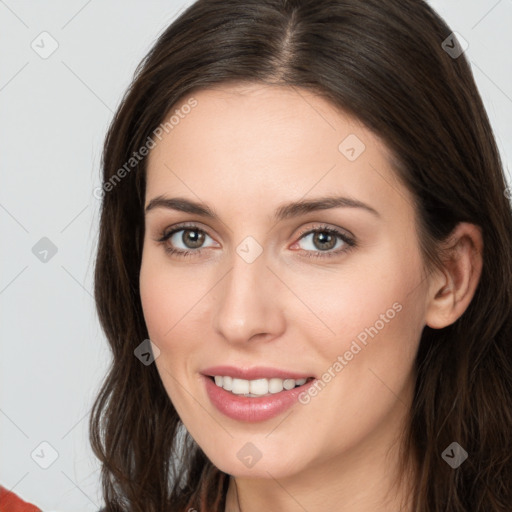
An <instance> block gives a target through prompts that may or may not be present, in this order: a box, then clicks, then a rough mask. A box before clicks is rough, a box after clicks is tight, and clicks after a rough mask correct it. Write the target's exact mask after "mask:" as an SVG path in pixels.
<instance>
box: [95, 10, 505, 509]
mask: <svg viewBox="0 0 512 512" xmlns="http://www.w3.org/2000/svg"><path fill="white" fill-rule="evenodd" d="M451 33H452V30H451V29H450V28H449V27H448V26H447V25H446V23H445V22H444V21H443V20H442V19H441V18H440V17H439V16H438V15H437V14H436V13H435V11H434V10H433V9H432V8H431V7H429V6H428V4H426V3H425V2H423V1H422V0H199V1H197V2H195V3H194V4H193V5H191V6H190V7H188V8H187V9H186V10H185V11H184V12H183V13H182V14H181V15H180V16H179V17H178V18H177V19H176V20H175V21H174V22H173V23H172V24H171V25H170V26H169V27H168V28H167V29H166V30H165V32H164V33H163V34H162V35H161V36H160V37H159V38H158V40H157V41H156V43H155V44H154V46H153V48H152V49H151V51H150V52H149V54H148V55H147V56H146V57H145V58H144V60H143V61H142V62H141V64H140V65H139V67H138V68H137V70H136V73H135V76H134V80H133V82H132V84H131V86H130V88H129V90H128V91H127V93H126V94H125V96H124V98H123V100H122V103H121V105H120V106H119V108H118V110H117V112H116V114H115V117H114V119H113V121H112V124H111V126H110V128H109V130H108V133H107V136H106V140H105V146H104V152H103V160H102V164H103V176H102V179H103V182H104V183H105V185H106V186H105V187H104V188H103V193H102V208H101V221H100V230H99V243H98V252H97V261H96V268H95V300H96V305H97V311H98V315H99V319H100V322H101V325H102V328H103V330H104V332H105V335H106V337H107V340H108V342H109V344H110V347H111V350H112V356H113V360H112V364H111V367H110V370H109V372H108V375H107V376H106V378H105V381H104V383H103V385H102V388H101V390H100V392H99V395H98V397H97V398H96V401H95V403H94V406H93V410H92V414H91V418H90V441H91V445H92V448H93V450H94V452H95V454H96V456H97V457H98V458H99V460H100V461H101V464H102V489H103V495H104V499H105V502H106V510H107V511H108V512H117V511H127V510H129V511H133V512H157V511H162V512H163V511H164V510H165V511H184V510H187V508H188V507H193V508H195V509H196V510H198V511H200V512H206V511H208V512H212V511H215V512H217V511H219V512H220V511H222V512H223V511H224V506H225V494H226V490H227V485H228V479H229V475H226V474H225V473H223V472H221V471H220V470H218V469H217V468H216V467H215V466H214V465H213V464H212V463H211V461H209V460H208V459H207V457H206V456H205V454H204V453H203V451H202V450H201V449H200V447H199V446H198V445H197V444H196V443H195V441H194V440H193V439H192V438H191V437H190V435H189V434H188V433H187V432H186V430H185V429H184V427H183V424H182V423H181V421H180V418H179V417H178V414H177V412H176V410H175V409H174V407H173V405H172V403H171V401H170V399H169V397H168V395H167V393H166V391H165V389H164V387H163V385H162V382H161V379H160V377H159V374H158V371H157V368H156V366H155V365H154V364H151V365H148V366H146V365H144V364H142V363H141V361H139V360H138V359H137V358H136V357H135V356H134V350H135V348H136V347H137V346H138V345H139V344H140V343H141V342H142V341H143V340H145V339H147V338H148V332H147V329H146V325H145V322H144V317H143V314H142V307H141V301H140V295H139V269H140V265H141V255H142V246H143V238H144V214H143V206H144V199H145V197H144V196H145V174H146V172H145V171H146V160H147V159H145V158H141V159H137V161H136V162H135V161H132V162H131V163H130V166H128V167H127V166H126V162H127V161H128V160H129V159H130V158H131V157H132V155H133V154H134V153H137V152H139V150H140V148H141V147H143V146H144V145H145V144H147V143H148V140H149V139H148V137H150V138H151V137H153V138H154V137H155V135H154V133H156V132H155V130H157V129H158V127H159V125H160V124H161V123H162V122H165V120H166V117H165V116H166V115H168V113H169V111H170V109H171V107H174V106H175V105H176V104H177V103H178V102H179V101H182V100H187V99H188V98H190V97H192V95H193V92H194V91H196V90H198V89H204V88H208V87H209V86H213V85H214V84H222V83H227V82H242V81H244V82H259V83H267V84H283V85H291V86H294V87H297V88H304V89H308V90H310V91H313V92H315V93H316V94H318V95H320V96H322V97H323V98H325V99H327V100H328V101H330V102H331V103H332V104H333V105H336V106H339V107H341V108H342V109H343V110H344V111H345V112H347V113H349V114H352V115H353V116H354V117H356V118H357V119H359V120H360V121H361V122H362V123H364V125H365V126H367V127H368V128H369V129H370V130H372V131H373V132H374V133H376V134H377V135H379V136H380V137H381V138H382V140H383V141H384V142H385V143H386V144H387V146H388V148H389V149H390V150H391V152H392V155H393V157H394V163H395V166H394V167H395V171H396V174H397V176H398V177H399V179H400V180H401V181H402V182H403V183H404V184H405V185H406V186H407V187H408V189H409V190H410V191H411V193H412V195H413V197H414V201H415V205H414V206H415V210H416V214H417V217H418V226H419V228H418V230H419V236H420V240H421V242H420V243H421V250H422V254H423V255H424V259H425V263H426V266H429V267H430V268H434V266H436V265H437V266H439V265H441V264H442V263H441V258H440V254H441V253H440V251H439V247H440V245H439V244H440V242H441V241H442V240H444V239H446V237H447V236H448V235H449V234H450V233H451V231H452V230H453V229H454V227H455V226H456V225H457V223H458V222H461V221H467V222H470V223H474V224H477V225H479V226H480V227H481V228H482V236H483V242H484V249H483V269H482V274H481V278H480V281H479V284H478V287H477V290H476V292H475V295H474V297H473V300H472V302H471V303H470V305H469V306H468V308H467V309H466V311H465V312H464V314H463V315H462V316H461V317H460V318H459V319H458V320H457V321H456V322H454V323H453V324H452V325H450V326H448V327H445V328H443V329H432V328H429V327H428V326H425V328H424V330H423V332H422V337H421V341H420V346H419V350H418V354H417V359H416V370H417V382H416V388H415V394H414V398H413V404H412V410H411V414H410V424H409V425H408V428H407V432H406V436H405V437H404V443H403V453H404V457H405V455H407V454H409V455H410V454H411V453H413V454H414V455H415V458H416V459H417V460H418V461H419V466H418V471H417V478H416V479H415V480H414V493H413V497H414V511H415V512H427V511H428V512H440V511H450V512H462V511H465V512H469V511H471V512H478V511H482V512H484V511H485V512H497V511H505V510H508V511H510V510H511V509H512V495H511V493H512V398H511V396H512V297H511V292H512V256H511V255H512V215H511V207H510V203H509V200H508V199H507V195H506V192H505V190H506V182H505V178H504V173H503V166H502V162H501V159H500V155H499V152H498V149H497V146H496V142H495V139H494V136H493V132H492V129H491V126H490V123H489V119H488V117H487V114H486V111H485V109H484V106H483V103H482V100H481V97H480V95H479V93H478V91H477V87H476V85H475V81H474V78H473V75H472V73H471V69H470V66H469V65H468V61H467V59H466V57H465V54H464V53H463V54H461V55H458V56H457V55H456V54H453V52H452V53H450V51H447V47H446V45H445V44H444V43H443V42H445V41H447V40H448V41H450V43H449V47H450V48H455V49H457V48H459V46H458V43H457V41H456V40H453V39H448V38H450V34H451ZM123 166H124V167H123ZM122 168H124V169H125V172H120V169H122ZM107 183H109V184H110V185H107ZM453 441H456V442H457V443H459V444H460V445H461V446H462V447H463V448H464V449H465V450H466V452H467V453H468V458H467V460H466V461H465V462H464V463H463V464H462V465H460V466H459V467H458V468H457V469H452V468H451V467H450V466H449V465H448V464H447V463H446V462H445V460H443V458H442V456H441V455H442V452H443V450H445V449H446V447H448V446H449V445H450V444H451V443H452V442H453ZM404 467H405V462H404Z"/></svg>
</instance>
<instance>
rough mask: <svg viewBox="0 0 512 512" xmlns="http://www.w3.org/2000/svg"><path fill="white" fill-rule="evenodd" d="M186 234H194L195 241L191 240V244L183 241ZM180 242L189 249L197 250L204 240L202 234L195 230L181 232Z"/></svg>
mask: <svg viewBox="0 0 512 512" xmlns="http://www.w3.org/2000/svg"><path fill="white" fill-rule="evenodd" d="M187 233H189V234H190V233H196V236H195V238H196V239H195V240H192V242H191V244H192V245H190V243H189V242H188V241H187V240H186V239H185V236H186V234H187ZM192 238H194V236H192ZM182 240H183V243H184V244H185V245H187V246H188V247H191V248H194V249H195V248H197V247H199V246H201V244H202V243H203V240H204V233H199V232H198V231H197V230H190V229H189V230H185V231H184V232H183V236H182Z"/></svg>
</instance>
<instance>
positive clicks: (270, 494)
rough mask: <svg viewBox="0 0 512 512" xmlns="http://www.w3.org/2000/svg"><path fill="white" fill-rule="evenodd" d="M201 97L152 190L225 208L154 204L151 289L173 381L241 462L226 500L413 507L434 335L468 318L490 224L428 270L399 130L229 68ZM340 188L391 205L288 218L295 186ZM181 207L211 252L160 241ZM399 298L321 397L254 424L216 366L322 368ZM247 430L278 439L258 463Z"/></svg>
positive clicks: (308, 193)
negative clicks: (416, 450)
mask: <svg viewBox="0 0 512 512" xmlns="http://www.w3.org/2000/svg"><path fill="white" fill-rule="evenodd" d="M193 97H194V98H195V99H196V100H197V102H198V104H197V106H196V107H195V108H194V109H193V110H192V111H191V112H190V113H189V114H188V115H187V116H185V117H184V118H183V119H180V122H179V124H177V125H176V126H174V128H173V129H172V130H170V131H169V133H167V134H165V135H164V137H163V138H162V140H161V141H159V142H158V143H157V145H156V146H155V147H154V148H153V149H152V150H151V152H150V154H149V157H148V158H149V160H148V169H147V189H146V205H148V204H149V202H150V201H151V199H153V198H154V197H156V196H159V195H166V196H168V197H184V198H188V199H191V200H195V201H201V202H204V203H207V204H208V205H210V206H211V207H212V208H213V209H214V210H215V211H216V212H217V213H218V215H219V220H214V219H208V218H204V217H202V216H200V215H196V214H190V213H184V212H179V211H175V210H171V209H166V208H154V209H151V210H149V211H148V212H147V214H146V232H145V240H144V250H143V258H142V264H141V272H140V291H141V300H142V305H143V310H144V317H145V321H146V324H147V327H148V332H149V335H150V338H151V340H152V341H153V343H154V344H155V345H157V346H158V348H159V349H160V355H159V357H157V359H156V360H155V364H156V365H157V368H158V372H159V374H160V376H161V379H162V382H163V384H164V386H165V389H166V391H167V393H168V395H169V398H170V400H171V401H172V403H173V404H174V406H175V408H176V410H177V412H178V414H179V415H180V417H181V419H182V421H183V422H184V424H185V426H186V428H187V429H188V431H189V432H190V434H191V435H192V436H193V438H194V439H195V440H196V442H197V443H198V444H199V446H200V447H201V448H202V449H203V451H204V452H205V453H206V455H207V456H208V457H209V459H210V460H211V461H212V462H213V463H214V464H215V465H216V466H217V467H218V468H220V469H221V470H222V471H224V472H226V473H228V474H230V475H232V478H231V481H230V487H229V492H228V499H227V504H226V511H228V510H229V511H236V510H239V507H238V500H239V502H240V505H241V510H243V511H244V512H251V511H261V510H280V511H283V512H288V511H299V510H300V511H303V510H308V511H309V512H314V511H320V510H322V511H323V510H342V511H350V512H362V511H372V512H374V511H375V510H379V511H393V512H396V510H398V508H399V504H400V500H401V499H403V500H405V488H406V487H407V485H408V483H410V482H409V481H407V480H405V481H402V482H401V483H402V485H401V486H399V487H397V488H394V487H393V486H392V483H393V478H394V476H396V466H397V456H398V441H399V439H400V432H401V430H400V429H401V427H402V426H403V424H404V421H405V419H406V417H407V413H408V411H409V407H410V404H411V398H412V391H413V387H414V382H415V375H414V370H413V361H414V357H415V355H416V352H417V349H418V344H419V340H420V335H421V332H422V329H423V327H424V326H425V325H429V326H430V327H433V328H441V327H444V326H446V325H449V324H451V323H453V322H454V321H455V320H456V319H457V318H458V317H459V316H460V315H461V314H462V313H463V312H464V311H465V309H466V308H467V306H468V305H469V303H470V301H471V298H472V297H473V294H474V291H475V288H476V285H477V283H478V279H479V276H480V272H481V263H482V262H481V256H480V255H481V250H482V239H481V233H480V231H479V229H478V228H477V227H476V226H473V225H471V224H467V223H463V224H459V226H458V228H457V230H456V232H455V233H454V236H453V237H452V239H451V240H450V243H451V245H453V246H454V247H455V246H456V247H457V251H454V257H453V259H452V260H450V262H449V263H447V266H446V268H445V269H443V270H440V271H436V272H434V273H430V274H428V273H427V272H426V270H425V268H424V262H423V260H422V258H421V253H420V249H419V242H418V236H417V231H416V224H415V222H416V220H415V219H416V216H415V211H414V209H413V206H412V204H413V203H412V198H411V195H410V193H409V192H408V190H407V189H405V188H404V187H403V186H402V185H401V184H400V183H399V181H398V179H397V177H396V175H395V174H394V171H393V170H392V168H391V166H390V164H389V162H388V157H389V153H388V150H387V148H386V147H385V145H384V144H383V143H382V142H381V141H380V139H379V138H378V137H377V136H375V135H374V134H373V133H372V132H370V131H369V130H367V129H366V128H365V127H364V126H363V125H362V124H361V123H359V122H358V121H357V120H356V119H354V118H351V117H350V116H348V115H347V114H345V113H343V112H342V111H340V110H338V109H336V108H335V107H334V106H333V105H331V104H330V103H328V102H326V101H325V100H324V99H322V98H320V97H318V96H316V95H314V94H313V93H311V92H308V91H305V90H301V89H299V90H298V89H295V88H288V87H283V86H265V85H261V84H257V85H256V84H250V85H247V84H245V85H240V84H236V83H235V84H228V85H226V84H224V85H223V86H220V87H219V86H218V87H216V88H212V89H208V90H201V91H199V92H197V93H195V94H194V95H193ZM350 134H355V135H356V136H357V137H358V138H359V139H360V140H361V141H362V142H363V143H364V145H365V149H364V151H363V152H362V153H361V154H360V155H359V156H358V157H357V158H356V159H355V160H354V161H350V160H349V159H347V157H346V156H345V155H344V154H343V153H342V152H340V150H339V149H338V146H339V144H340V142H342V141H343V140H344V139H345V137H347V136H348V135H350ZM328 195H343V196H348V197H351V198H354V199H357V200H359V201H362V202H364V203H366V204H367V205H369V206H371V207H372V208H374V209H375V210H377V212H378V213H379V216H377V215H374V214H372V213H370V212H368V211H366V210H364V209H362V208H350V207H338V208H333V209H324V210H318V211H313V212H310V213H306V214H302V215H300V216H297V217H292V218H289V219H286V220H282V221H279V222H275V221H273V220H272V218H271V215H272V214H273V212H274V210H275V209H276V208H277V207H278V206H280V205H282V204H283V203H287V202H289V201H296V200H301V199H305V200H307V199H312V198H317V197H322V196H328ZM181 222H190V223H194V224H195V225H196V226H197V227H198V228H199V229H200V230H203V231H204V232H205V233H206V235H205V238H204V241H203V244H202V245H200V247H201V248H203V251H202V253H201V254H200V255H198V254H194V255H193V256H192V257H189V258H183V257H180V256H176V255H170V254H167V253H166V252H165V250H164V246H165V244H164V243H161V242H158V241H157V239H158V238H160V237H161V236H162V233H163V232H164V231H167V232H168V231H170V229H171V228H172V227H173V226H176V225H177V224H178V223H181ZM319 223H320V224H326V225H327V226H329V227H331V228H335V229H338V230H339V231H340V232H341V233H342V234H343V233H347V234H350V235H352V236H353V237H354V238H355V239H356V242H357V246H356V247H354V248H352V249H351V250H350V251H348V252H345V253H338V254H337V255H334V256H333V257H331V258H329V257H324V258H322V257H319V258H308V257H307V254H308V253H309V254H312V253H317V254H320V255H322V254H326V253H328V252H330V253H331V254H332V253H334V252H335V251H336V250H337V249H339V248H343V247H347V245H346V243H344V242H343V240H341V239H338V238H336V240H338V241H337V242H336V244H335V243H334V242H333V243H332V244H331V245H329V244H326V243H325V242H324V245H322V244H321V243H319V242H318V241H317V242H316V243H315V240H314V234H305V235H300V233H301V230H304V231H306V232H308V231H310V230H312V229H315V228H317V227H318V224H319ZM189 229H190V228H189ZM320 231H321V229H320ZM182 235H185V239H184V240H183V237H182ZM194 235H195V236H197V232H195V231H181V232H178V234H175V235H174V236H173V238H172V241H170V240H168V241H167V244H168V246H171V245H173V243H174V248H177V249H183V250H185V249H188V250H192V251H194V250H196V251H197V249H194V247H197V245H195V246H194V245H193V244H194V241H195V238H194ZM247 236H251V237H253V238H254V239H255V240H256V241H257V243H258V244H259V246H260V247H261V249H262V251H263V252H262V253H261V254H260V255H259V256H258V257H257V258H256V259H255V260H254V261H253V262H252V263H248V262H247V261H245V260H244V259H243V258H242V257H240V256H239V255H238V254H237V252H236V249H237V246H238V245H239V244H240V243H241V242H242V241H243V240H244V239H245V238H246V237H247ZM301 236H302V238H301ZM185 244H187V245H188V246H187V245H185ZM325 247H327V249H326V248H325ZM322 249H323V250H322ZM395 303H398V304H399V305H400V306H401V310H400V311H399V312H396V314H395V315H394V317H393V318H392V319H389V318H388V321H387V322H384V326H383V328H381V329H380V330H379V331H378V334H377V335H375V336H374V337H373V338H370V337H369V338H368V341H367V345H365V346H363V345H362V344H361V343H359V345H361V347H362V348H361V350H360V351H359V352H358V353H357V354H356V355H354V356H353V358H352V359H351V360H350V361H346V363H347V364H346V365H344V366H343V369H342V370H341V371H339V372H337V373H336V372H335V377H334V378H332V379H331V380H330V382H328V383H327V384H326V385H325V387H324V388H323V389H322V390H321V392H319V393H318V394H317V396H315V397H312V398H311V400H310V402H309V403H307V404H305V405H303V404H301V403H297V404H295V405H293V406H292V408H291V409H288V410H287V411H285V412H284V413H283V414H280V415H279V416H277V417H274V418H272V419H270V420H267V421H262V422H255V423H248V422H240V421H236V420H233V419H231V418H228V417H226V416H224V415H223V414H222V413H221V412H219V411H218V410H217V409H216V408H215V407H214V406H213V405H212V404H211V402H210V401H209V399H208V396H207V394H206V390H205V388H204V385H203V382H202V380H201V378H200V374H199V373H200V371H201V370H202V369H204V368H206V367H208V366H213V365H218V364H231V365H234V366H245V367H252V366H260V365H262V366H271V367H277V368H282V369H286V370H293V371H298V372H304V373H306V374H309V375H314V376H316V377H317V378H319V379H321V378H322V375H323V374H324V373H325V372H327V370H328V369H329V368H332V366H333V363H334V362H336V361H337V360H338V359H337V358H338V356H339V355H341V356H343V354H345V352H346V351H347V350H349V349H350V346H351V343H352V342H353V341H354V340H356V339H357V336H358V334H360V333H361V332H363V331H364V330H365V328H370V327H371V326H374V325H375V324H376V321H377V320H379V318H382V317H381V315H383V314H384V315H385V314H386V311H388V310H389V309H390V308H392V305H393V304H395ZM379 325H380V324H379ZM247 442H251V443H253V444H254V445H255V446H256V447H257V449H258V450H259V451H260V452H261V459H260V460H259V461H258V462H257V463H256V464H255V465H254V466H253V467H251V468H248V467H246V466H245V465H244V464H243V463H242V462H241V461H240V460H239V459H238V457H237V452H238V451H239V450H240V449H241V448H242V447H243V446H244V445H245V444H246V443H247ZM413 462H414V461H413ZM233 477H234V478H236V484H237V485H236V487H237V489H238V499H237V497H236V492H235V486H234V482H233ZM404 504H405V501H404ZM403 510H410V508H408V507H407V506H404V508H403Z"/></svg>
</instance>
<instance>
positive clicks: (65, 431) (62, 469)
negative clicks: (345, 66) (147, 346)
mask: <svg viewBox="0 0 512 512" xmlns="http://www.w3.org/2000/svg"><path fill="white" fill-rule="evenodd" d="M191 3H192V2H191V1H187V2H184V1H177V0H175V1H163V0H158V1H155V0H153V1H152V2H142V1H134V0H131V1H125V2H122V3H121V2H114V1H113V0H102V1H100V0H89V1H84V0H74V1H69V0H68V1H64V0H60V1H56V0H53V1H48V2H42V3H36V2H27V1H24V2H22V1H15V0H6V1H2V0H0V33H1V34H2V40H1V50H2V51H1V55H0V69H1V73H0V109H1V114H0V115H1V117H0V119H1V122H0V126H1V129H2V132H1V137H0V155H1V160H0V162H1V167H0V169H1V173H2V174H1V188H0V225H1V229H2V231H1V232H2V244H1V258H2V260H1V267H0V268H1V272H0V314H1V322H0V329H1V331H0V332H1V344H2V345H1V357H0V371H1V374H0V375H1V388H0V389H1V396H0V398H1V402H0V449H1V452H0V460H1V461H2V464H1V466H0V483H1V484H2V485H4V486H5V487H7V488H8V489H12V490H13V491H14V492H16V493H17V494H19V495H20V496H22V497H23V499H25V500H26V501H31V502H34V503H35V504H37V505H39V506H40V507H42V508H43V509H44V510H45V511H50V510H54V511H55V510H58V511H66V512H71V511H97V510H98V509H99V508H100V507H101V505H102V499H101V493H100V487H99V465H98V464H97V462H96V459H95V457H94V456H93V454H92V451H91V449H90V447H89V443H88V424H87V422H88V414H89V410H90V407H91V405H92V401H93V398H94V397H95V395H96V393H97V391H98V389H99V384H100V380H101V379H102V378H103V376H104V374H105V371H106V368H107V366H108V363H109V358H110V355H109V352H108V350H107V343H106V340H105V339H104V336H103V333H102V332H101V329H100V327H99V323H98V320H97V318H96V313H95V308H94V302H93V298H92V290H93V282H92V278H93V269H94V255H95V250H96V242H97V225H98V212H99V201H98V200H97V199H96V198H95V197H94V195H93V190H94V188H95V187H97V186H99V185H100V184H101V180H100V168H99V164H100V154H101V148H102V142H103V137H104V135H105V131H106V128H107V126H108V124H109V122H110V121H111V119H112V115H113V112H114V111H115V109H116V108H117V106H118V104H119V102H120V99H121V96H122V94H123V93H124V91H125V90H126V88H127V87H128V85H129V83H130V80H131V78H132V74H133V72H134V70H135V67H136V65H137V64H138V63H139V61H140V60H141V59H142V57H143V56H144V55H145V54H146V53H147V51H148V50H149V49H150V47H151V45H152V43H153V42H154V41H155V39H156V38H157V36H158V35H159V34H160V33H161V32H162V31H163V30H164V29H165V28H166V27H167V26H168V25H169V23H170V22H171V21H172V20H173V19H174V18H175V17H176V15H177V13H178V12H181V11H182V10H183V9H184V8H185V7H186V6H188V5H190V4H191ZM430 4H431V5H432V6H433V7H434V8H435V9H436V10H437V11H438V12H439V14H440V15H441V16H442V17H443V18H444V19H445V20H446V21H447V22H448V24H449V25H450V26H451V28H452V29H453V30H454V31H456V32H458V33H459V34H461V35H462V36H463V38H464V39H465V40H467V41H468V43H469V47H468V49H467V50H466V55H467V56H468V57H469V59H470V61H471V64H472V68H473V73H474V76H475V79H476V82H477V85H478V87H479V89H480V92H481V94H482V97H483V100H484V103H485V105H486V108H487V111H488V114H489V117H490V119H491V123H492V125H493V127H494V131H495V134H496V137H497V142H498V145H499V148H500V151H501V154H502V157H503V160H504V164H505V167H506V171H507V173H508V169H509V168H510V163H511V159H512V142H511V141H512V123H511V121H512V57H511V54H512V52H511V50H512V31H511V30H510V26H512V0H500V1H494V0H492V1H486V0H485V1H484V0H471V1H469V0H458V1H457V0H432V1H431V2H430ZM121 5H122V8H121V7H120V6H121ZM44 31H46V32H48V33H49V34H50V36H51V38H50V37H49V36H40V34H41V33H42V32H44ZM52 39H53V40H55V41H56V42H57V44H58V48H57V49H56V51H55V52H54V53H53V54H52V55H50V56H49V57H48V58H46V59H43V58H42V57H41V56H40V55H39V54H38V53H36V51H35V50H34V49H33V48H32V47H31V45H32V44H33V45H34V46H36V48H38V51H39V52H44V51H49V49H51V44H52ZM33 41H34V43H33ZM439 43H440V44H441V41H440V42H439ZM53 44H55V43H53ZM37 45H38V46H37ZM509 183H510V179H509ZM43 237H47V238H48V239H50V240H51V242H52V243H53V244H54V245H55V246H56V248H57V253H56V254H55V255H54V256H53V257H51V253H49V254H48V256H47V260H48V261H46V262H42V261H40V260H39V259H38V258H37V257H36V255H35V254H34V253H33V251H32V248H33V247H34V245H35V244H36V243H37V242H38V241H39V240H40V239H41V238H43ZM40 257H44V253H43V254H41V255H40ZM41 442H47V443H49V444H50V445H51V446H52V447H53V449H54V450H56V451H57V452H58V458H57V459H56V460H55V462H53V464H51V465H50V466H49V467H48V468H47V469H43V468H41V467H40V465H38V463H39V464H41V463H45V462H46V463H48V462H51V460H52V459H51V456H52V452H51V449H50V448H49V447H48V446H46V445H42V446H40V443H41ZM34 450H35V452H34ZM31 454H32V455H31ZM32 457H33V458H32ZM36 461H37V462H38V463H36Z"/></svg>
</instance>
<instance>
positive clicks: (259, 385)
mask: <svg viewBox="0 0 512 512" xmlns="http://www.w3.org/2000/svg"><path fill="white" fill-rule="evenodd" d="M205 376H206V377H207V378H208V379H210V380H211V381H212V382H214V383H215V385H216V386H217V387H219V388H222V389H224V390H225V391H228V392H230V393H231V394H233V395H238V396H244V397H250V398H258V397H264V396H272V395H275V394H277V393H281V392H282V391H283V390H284V391H290V390H292V389H295V388H300V387H302V386H306V385H307V384H308V383H309V382H311V381H312V380H314V379H315V377H301V378H299V379H291V378H286V379H281V378H279V377H272V378H260V379H252V380H248V379H241V378H236V377H231V376H229V375H205Z"/></svg>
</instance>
